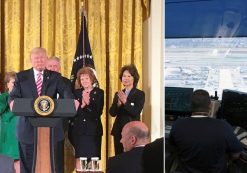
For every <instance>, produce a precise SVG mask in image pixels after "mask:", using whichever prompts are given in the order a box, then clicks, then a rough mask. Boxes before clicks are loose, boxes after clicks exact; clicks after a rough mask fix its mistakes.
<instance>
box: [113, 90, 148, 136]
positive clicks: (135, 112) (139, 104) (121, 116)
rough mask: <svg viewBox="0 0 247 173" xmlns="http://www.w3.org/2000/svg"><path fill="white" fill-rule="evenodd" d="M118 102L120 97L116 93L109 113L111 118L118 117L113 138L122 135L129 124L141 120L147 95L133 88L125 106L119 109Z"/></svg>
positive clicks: (114, 125)
mask: <svg viewBox="0 0 247 173" xmlns="http://www.w3.org/2000/svg"><path fill="white" fill-rule="evenodd" d="M123 92H125V90H123ZM117 102H118V96H117V92H116V93H115V96H114V99H113V102H112V105H111V107H110V111H109V112H110V115H111V116H113V117H115V116H116V119H115V122H114V124H113V127H112V131H111V134H112V135H113V136H114V135H119V134H121V132H122V128H123V127H124V125H125V124H127V123H128V122H130V121H138V120H140V114H141V111H142V109H143V106H144V102H145V94H144V92H143V91H141V90H139V89H137V88H133V89H132V90H131V91H130V93H129V95H128V97H127V102H126V103H125V105H121V106H120V107H118V106H117Z"/></svg>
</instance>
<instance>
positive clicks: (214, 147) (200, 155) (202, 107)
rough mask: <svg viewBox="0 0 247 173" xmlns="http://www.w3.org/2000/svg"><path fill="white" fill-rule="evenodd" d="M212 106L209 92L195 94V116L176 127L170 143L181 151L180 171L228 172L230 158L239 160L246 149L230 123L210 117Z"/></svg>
mask: <svg viewBox="0 0 247 173" xmlns="http://www.w3.org/2000/svg"><path fill="white" fill-rule="evenodd" d="M210 105H211V101H210V97H209V94H208V92H207V91H205V90H196V91H194V93H193V95H192V116H191V117H189V118H184V119H178V120H177V121H176V122H175V123H174V124H173V126H172V129H171V133H170V143H171V144H172V145H174V146H175V148H176V151H177V152H178V164H179V166H178V168H177V171H181V172H191V173H198V172H200V173H203V172H205V173H210V172H211V173H226V172H227V157H226V156H227V155H229V156H232V157H235V158H237V157H239V155H240V152H241V151H242V150H243V148H242V145H241V144H240V142H239V141H238V139H237V138H236V136H235V135H234V133H233V129H232V127H231V126H230V125H229V124H228V123H227V122H225V121H223V120H218V119H213V118H210V117H208V113H209V110H210Z"/></svg>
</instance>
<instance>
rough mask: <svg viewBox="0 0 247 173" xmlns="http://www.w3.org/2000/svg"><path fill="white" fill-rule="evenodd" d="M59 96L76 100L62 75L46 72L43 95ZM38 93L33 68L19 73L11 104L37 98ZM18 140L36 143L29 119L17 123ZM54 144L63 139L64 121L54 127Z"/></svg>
mask: <svg viewBox="0 0 247 173" xmlns="http://www.w3.org/2000/svg"><path fill="white" fill-rule="evenodd" d="M57 94H59V95H61V96H62V97H63V98H74V97H73V94H72V91H71V88H70V87H69V86H68V85H66V84H65V82H64V80H63V78H62V76H61V74H60V73H57V72H53V71H49V70H44V74H43V84H42V89H41V95H47V96H50V97H51V98H54V99H55V98H57ZM37 97H38V93H37V89H36V83H35V78H34V71H33V68H31V69H29V70H25V71H21V72H19V73H17V75H16V80H15V84H14V88H13V90H12V92H11V93H10V97H9V102H10V101H12V100H14V99H15V98H34V99H35V98H37ZM16 129H17V138H18V140H19V141H20V142H22V143H26V144H32V143H33V142H34V127H33V126H32V125H31V124H30V122H29V120H28V118H27V117H20V118H19V121H18V123H17V127H16ZM53 132H54V142H57V141H60V140H62V139H63V137H64V134H63V127H62V119H61V123H58V125H57V126H56V127H54V131H53Z"/></svg>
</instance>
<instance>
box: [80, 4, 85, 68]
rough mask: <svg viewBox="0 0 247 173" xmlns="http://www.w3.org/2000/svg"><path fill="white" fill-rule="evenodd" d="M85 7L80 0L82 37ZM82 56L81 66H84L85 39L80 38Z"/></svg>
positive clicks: (83, 33)
mask: <svg viewBox="0 0 247 173" xmlns="http://www.w3.org/2000/svg"><path fill="white" fill-rule="evenodd" d="M84 13H85V8H84V1H82V2H81V18H82V19H81V21H82V22H81V25H82V26H81V28H82V35H83V37H84V36H85V29H84V22H85V20H84V16H85V14H84ZM82 56H83V57H84V58H83V63H82V67H84V66H85V64H86V62H85V61H86V60H85V59H86V57H85V56H86V54H85V41H84V39H83V40H82Z"/></svg>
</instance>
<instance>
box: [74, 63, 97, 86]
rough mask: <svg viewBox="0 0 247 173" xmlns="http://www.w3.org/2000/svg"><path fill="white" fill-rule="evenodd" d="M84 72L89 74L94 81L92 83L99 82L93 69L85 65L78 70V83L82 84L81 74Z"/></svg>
mask: <svg viewBox="0 0 247 173" xmlns="http://www.w3.org/2000/svg"><path fill="white" fill-rule="evenodd" d="M82 74H88V76H89V78H90V79H91V81H92V84H95V83H96V82H97V79H96V76H95V75H94V72H93V70H92V69H91V68H90V67H83V68H81V69H80V70H78V72H77V79H76V81H77V82H78V85H79V86H81V79H80V77H81V75H82Z"/></svg>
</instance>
